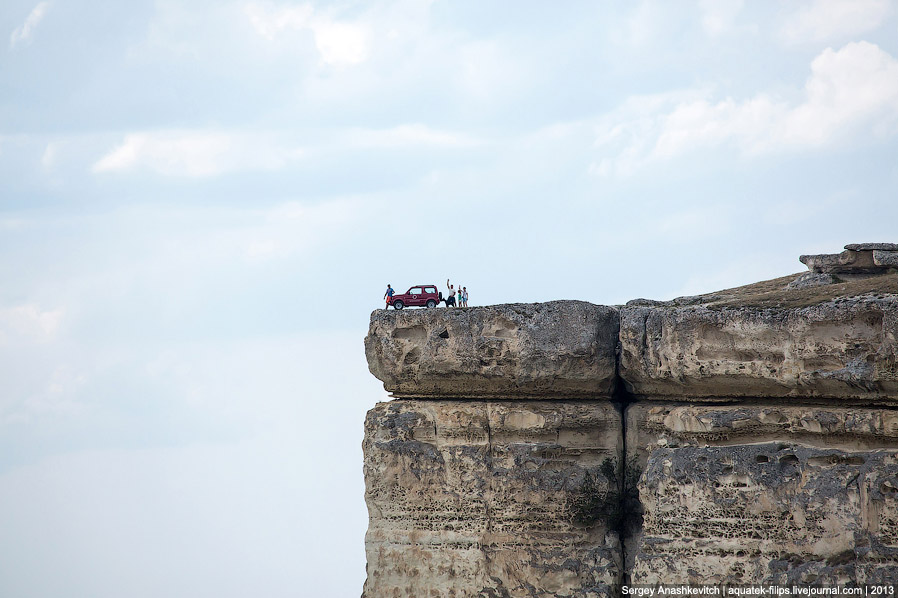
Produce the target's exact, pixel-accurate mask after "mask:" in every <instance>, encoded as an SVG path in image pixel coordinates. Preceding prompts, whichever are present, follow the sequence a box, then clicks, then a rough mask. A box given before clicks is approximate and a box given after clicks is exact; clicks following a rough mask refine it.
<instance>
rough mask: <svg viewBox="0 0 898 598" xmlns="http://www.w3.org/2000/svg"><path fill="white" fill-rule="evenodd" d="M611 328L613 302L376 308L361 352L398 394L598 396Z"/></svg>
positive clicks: (606, 385) (610, 367) (611, 348)
mask: <svg viewBox="0 0 898 598" xmlns="http://www.w3.org/2000/svg"><path fill="white" fill-rule="evenodd" d="M618 330H619V315H618V310H617V309H616V308H614V307H607V306H601V305H593V304H591V303H587V302H585V301H552V302H549V303H527V304H524V303H510V304H504V305H492V306H487V307H473V308H456V309H439V308H438V309H428V310H418V311H411V310H407V311H398V312H397V311H388V310H376V311H374V312H373V313H372V314H371V324H370V327H369V329H368V336H366V337H365V355H366V356H367V358H368V369H369V370H370V371H371V373H372V374H374V376H375V377H377V378H378V379H380V380H381V381H382V382H383V383H384V388H385V389H386V390H387V391H388V392H391V393H393V395H394V396H397V397H447V398H460V397H481V398H506V399H511V398H539V397H545V398H552V399H556V398H565V397H568V398H571V397H574V398H589V397H601V396H610V395H611V393H612V391H613V389H614V382H615V378H616V363H615V361H616V359H615V349H616V346H617V339H618Z"/></svg>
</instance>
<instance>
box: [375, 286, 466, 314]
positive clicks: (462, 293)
mask: <svg viewBox="0 0 898 598" xmlns="http://www.w3.org/2000/svg"><path fill="white" fill-rule="evenodd" d="M422 288H423V289H424V291H425V292H427V289H428V288H432V289H433V291H432V292H433V293H436V292H437V291H436V286H433V287H422ZM446 288H447V289H448V291H449V294H448V295H447V296H446V297H443V294H442V293H439V300H440V301H441V302H443V303H445V304H446V307H468V287H463V286H461V285H459V286H458V288H457V289H456V288H455V286H454V285H452V284H451V283H450V282H449V279H448V278H447V279H446ZM420 290H421V289H418V291H419V292H420ZM412 292H414V289H413V290H412ZM395 295H396V290H395V289H394V288H393V287H392V286H390V284H389V283H387V290H386V292H385V293H384V299H385V300H386V302H387V304H386V306H384V309H387V308H389V307H390V306H391V305H393V306H394V307H396V308H397V309H399V307H400V305H399V302H398V301H397V303H396V304H395V305H394V303H393V298H394V296H395ZM414 296H415V297H417V298H418V301H423V299H422V298H421V295H414ZM424 298H427V295H424ZM400 299H405V297H404V296H400ZM435 299H436V298H434V301H430V300H428V301H427V307H433V306H434V303H435ZM410 305H415V304H414V303H411V304H410ZM422 305H423V303H422Z"/></svg>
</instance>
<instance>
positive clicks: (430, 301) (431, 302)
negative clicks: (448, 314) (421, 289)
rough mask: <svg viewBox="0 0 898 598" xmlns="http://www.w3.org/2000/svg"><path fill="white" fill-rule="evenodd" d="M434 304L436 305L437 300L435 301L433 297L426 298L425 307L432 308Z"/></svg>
mask: <svg viewBox="0 0 898 598" xmlns="http://www.w3.org/2000/svg"><path fill="white" fill-rule="evenodd" d="M436 306H437V302H436V301H434V300H433V299H428V300H427V308H428V309H431V308H434V307H436Z"/></svg>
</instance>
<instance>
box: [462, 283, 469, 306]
mask: <svg viewBox="0 0 898 598" xmlns="http://www.w3.org/2000/svg"><path fill="white" fill-rule="evenodd" d="M461 304H462V306H463V307H468V287H462V289H461Z"/></svg>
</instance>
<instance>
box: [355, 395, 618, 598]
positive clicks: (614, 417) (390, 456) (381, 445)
mask: <svg viewBox="0 0 898 598" xmlns="http://www.w3.org/2000/svg"><path fill="white" fill-rule="evenodd" d="M621 442H622V431H621V419H620V415H619V414H618V413H617V412H616V411H615V409H614V407H613V406H612V405H610V404H609V403H607V402H586V401H577V402H570V403H564V404H561V403H557V402H540V401H525V402H516V401H495V402H492V401H490V402H487V401H465V402H459V401H409V400H401V401H392V402H388V403H380V404H378V405H377V406H376V407H375V408H374V409H372V410H371V411H369V413H368V417H367V420H366V423H365V441H364V453H365V468H364V469H365V498H366V502H367V504H368V512H369V517H370V520H369V528H368V534H367V536H366V539H365V546H366V552H367V556H368V579H367V581H366V582H365V590H364V594H363V595H364V596H365V597H366V598H380V597H390V598H411V597H415V598H421V597H424V596H427V597H434V598H436V597H440V598H442V597H450V596H453V597H455V596H457V597H467V596H472V597H473V596H484V597H490V596H493V597H499V596H505V597H508V598H514V597H519V596H520V597H525V596H526V597H531V596H546V597H548V596H570V597H583V598H586V597H590V598H593V597H597V596H606V595H610V594H611V592H612V590H613V588H614V587H616V586H617V585H618V584H619V583H620V581H621V562H620V555H621V551H620V547H619V538H618V535H617V531H616V530H615V529H612V528H611V527H610V526H609V524H608V521H609V520H610V519H612V515H613V513H609V509H611V510H614V509H616V508H617V506H618V505H619V492H620V475H619V471H620V463H619V460H620V455H621ZM587 476H589V477H590V479H587ZM590 481H595V484H590ZM586 498H595V499H597V500H596V501H592V502H589V501H587V502H584V499H586ZM584 505H586V506H584Z"/></svg>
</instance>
